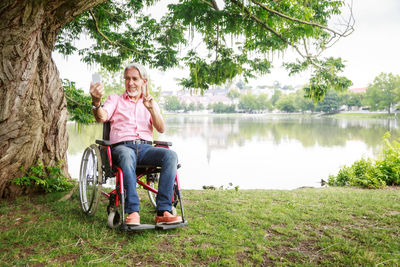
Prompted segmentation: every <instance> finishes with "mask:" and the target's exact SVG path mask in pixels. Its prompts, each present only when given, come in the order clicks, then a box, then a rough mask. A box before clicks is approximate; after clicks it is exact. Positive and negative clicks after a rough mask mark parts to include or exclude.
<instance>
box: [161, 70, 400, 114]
mask: <svg viewBox="0 0 400 267" xmlns="http://www.w3.org/2000/svg"><path fill="white" fill-rule="evenodd" d="M275 83H276V82H275ZM238 88H239V90H237V89H235V88H234V89H231V90H230V91H229V92H228V94H227V96H228V97H229V98H231V99H232V100H233V99H236V100H238V101H236V102H238V104H237V105H235V104H224V103H222V102H216V103H211V104H209V105H208V107H207V108H208V109H210V110H212V111H213V112H214V113H235V112H246V113H259V112H268V111H269V112H270V111H273V110H279V111H281V112H287V113H292V112H324V113H335V112H338V111H340V110H342V109H343V108H344V109H347V110H352V109H353V108H356V109H360V108H361V107H365V108H367V109H369V110H371V111H378V110H380V111H387V112H388V113H389V114H390V113H391V112H392V111H393V110H394V109H396V108H397V106H398V104H399V103H400V76H399V75H393V74H391V73H381V74H380V75H378V76H377V77H376V78H375V79H374V81H373V82H372V83H371V84H370V85H369V86H368V87H367V89H366V92H365V93H355V92H352V91H343V92H338V91H336V90H333V89H332V90H328V92H327V93H326V95H325V97H324V98H323V100H322V101H320V102H317V103H316V102H315V101H313V100H312V99H310V98H307V97H305V94H306V92H305V90H304V89H301V90H298V91H296V92H294V93H290V94H284V93H283V90H282V89H281V88H280V86H279V85H278V86H277V84H274V88H275V90H274V94H273V95H272V96H271V97H268V95H267V94H263V93H261V94H258V95H256V94H253V93H251V92H249V93H245V94H244V93H240V91H241V89H242V88H244V85H243V84H242V83H241V82H239V84H238ZM164 108H165V109H166V110H169V111H177V110H183V111H185V112H187V111H195V110H202V109H204V108H205V107H204V106H203V105H201V104H197V105H196V104H194V103H190V104H185V103H183V102H180V101H179V99H178V97H176V96H169V97H166V98H165V103H164Z"/></svg>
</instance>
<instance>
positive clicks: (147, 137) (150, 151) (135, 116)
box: [89, 63, 182, 225]
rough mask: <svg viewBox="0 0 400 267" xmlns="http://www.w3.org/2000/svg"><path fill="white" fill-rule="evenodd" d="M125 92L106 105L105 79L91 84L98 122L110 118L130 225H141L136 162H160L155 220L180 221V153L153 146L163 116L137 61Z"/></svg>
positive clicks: (128, 69) (127, 71)
mask: <svg viewBox="0 0 400 267" xmlns="http://www.w3.org/2000/svg"><path fill="white" fill-rule="evenodd" d="M124 78H125V92H124V93H123V94H122V95H110V96H109V97H108V98H107V100H106V102H105V103H104V105H101V98H102V96H103V94H104V87H103V84H102V83H96V84H93V83H91V84H90V91H89V92H90V95H91V96H92V104H93V114H94V116H95V118H96V121H97V122H101V123H104V122H106V121H109V122H110V126H111V130H110V143H111V151H112V157H113V162H114V163H115V164H116V165H118V166H119V167H120V168H121V169H122V171H123V174H124V185H125V189H126V201H125V212H126V213H128V214H129V215H128V216H127V217H126V220H125V223H126V224H127V225H139V224H140V216H139V197H138V195H137V192H136V166H137V165H155V166H161V173H160V181H159V185H158V194H157V198H156V203H157V214H156V216H155V221H156V224H175V223H180V222H181V221H182V218H181V217H180V216H174V215H172V212H171V210H172V205H171V203H172V193H173V185H174V181H175V177H176V169H177V163H178V159H177V155H176V153H175V152H174V151H172V150H169V149H166V148H162V147H154V146H152V139H153V127H154V128H155V129H156V130H157V131H158V132H160V133H163V132H164V131H165V124H164V120H163V118H162V116H161V113H160V108H159V106H158V104H157V102H156V101H155V100H154V99H153V97H152V96H151V95H150V94H149V90H148V87H147V83H148V75H147V72H146V69H145V68H144V67H143V66H142V65H140V64H138V63H133V64H130V65H128V66H127V67H126V68H125V71H124Z"/></svg>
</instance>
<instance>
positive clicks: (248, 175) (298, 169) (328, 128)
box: [67, 114, 400, 189]
mask: <svg viewBox="0 0 400 267" xmlns="http://www.w3.org/2000/svg"><path fill="white" fill-rule="evenodd" d="M165 122H166V125H167V130H166V132H165V133H164V134H158V135H156V136H155V140H163V141H171V142H172V143H173V146H172V149H173V150H175V151H176V152H177V154H178V157H179V162H180V163H181V165H182V167H181V168H180V169H179V171H178V172H179V178H180V181H181V187H182V188H183V189H201V188H202V187H203V186H204V185H206V186H211V185H212V186H215V187H220V186H223V187H224V188H227V187H235V186H239V189H295V188H299V187H303V186H307V187H320V186H321V184H320V181H321V179H324V180H327V179H328V176H329V175H331V174H337V172H338V170H339V169H340V168H341V167H343V166H344V165H351V164H352V163H353V162H354V161H356V160H359V159H361V158H362V157H374V156H375V155H376V153H377V152H378V151H379V149H380V146H381V144H382V136H383V135H384V134H385V132H387V131H390V132H391V134H392V136H393V137H399V136H400V131H399V124H398V122H397V120H385V119H334V118H328V117H323V116H320V117H318V116H308V115H304V116H301V115H298V116H293V115H292V116H289V115H287V116H286V115H264V114H257V115H207V116H205V115H204V116H203V115H202V116H200V115H199V116H196V115H193V116H190V115H167V116H166V117H165ZM67 128H68V133H69V148H68V164H69V171H70V174H71V176H72V177H74V178H76V177H78V176H79V168H80V160H81V157H82V153H83V150H84V149H85V148H86V147H87V146H89V145H90V144H92V143H94V141H95V140H96V139H101V135H102V125H100V124H96V125H89V126H81V127H79V129H78V127H77V125H76V124H74V123H69V124H68V125H67Z"/></svg>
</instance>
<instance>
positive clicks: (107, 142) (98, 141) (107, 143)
mask: <svg viewBox="0 0 400 267" xmlns="http://www.w3.org/2000/svg"><path fill="white" fill-rule="evenodd" d="M96 144H98V145H103V146H111V143H110V141H108V140H99V139H97V140H96Z"/></svg>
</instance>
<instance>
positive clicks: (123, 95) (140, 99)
mask: <svg viewBox="0 0 400 267" xmlns="http://www.w3.org/2000/svg"><path fill="white" fill-rule="evenodd" d="M122 97H123V98H124V99H126V100H128V101H130V102H133V103H138V102H141V101H143V99H142V98H139V99H138V101H137V102H135V101H133V100H132V99H130V98H129V95H128V93H127V92H126V91H125V92H124V93H123V94H122Z"/></svg>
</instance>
